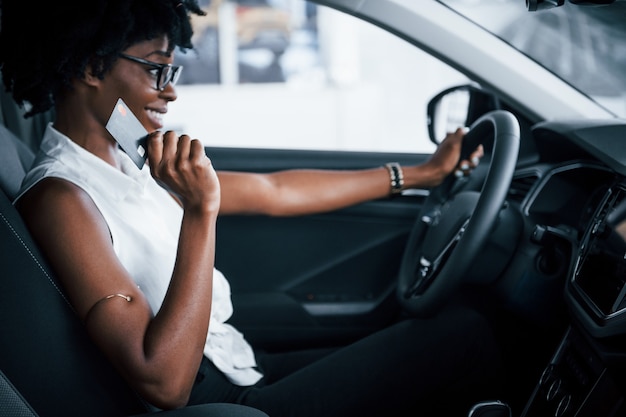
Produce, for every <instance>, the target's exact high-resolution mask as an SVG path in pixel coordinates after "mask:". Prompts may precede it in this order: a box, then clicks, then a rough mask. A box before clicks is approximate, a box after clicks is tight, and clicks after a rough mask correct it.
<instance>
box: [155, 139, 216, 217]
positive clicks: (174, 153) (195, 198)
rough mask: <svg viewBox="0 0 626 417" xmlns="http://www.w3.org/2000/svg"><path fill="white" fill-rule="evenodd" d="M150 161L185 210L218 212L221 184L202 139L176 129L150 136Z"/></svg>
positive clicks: (158, 178) (160, 182) (164, 184)
mask: <svg viewBox="0 0 626 417" xmlns="http://www.w3.org/2000/svg"><path fill="white" fill-rule="evenodd" d="M148 165H149V166H150V172H151V174H152V176H153V177H154V179H155V180H156V181H157V182H158V183H159V184H160V185H161V186H162V187H164V188H165V189H167V190H168V191H170V192H171V193H173V194H174V195H175V196H176V197H177V198H178V199H179V200H180V202H181V205H182V206H183V208H184V209H185V210H190V209H200V210H209V211H213V212H217V211H218V209H219V205H220V184H219V180H218V178H217V174H216V173H215V169H214V168H213V165H212V164H211V160H210V159H209V158H208V157H207V155H206V153H205V151H204V146H203V144H202V142H200V141H199V140H198V139H191V138H190V137H189V136H188V135H180V136H178V135H177V134H176V133H175V132H173V131H167V132H165V133H163V132H160V131H157V132H154V133H152V134H151V135H150V136H149V138H148Z"/></svg>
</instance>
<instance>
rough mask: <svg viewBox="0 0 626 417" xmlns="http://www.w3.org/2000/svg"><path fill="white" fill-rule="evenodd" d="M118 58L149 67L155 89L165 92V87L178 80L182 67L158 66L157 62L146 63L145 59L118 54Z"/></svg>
mask: <svg viewBox="0 0 626 417" xmlns="http://www.w3.org/2000/svg"><path fill="white" fill-rule="evenodd" d="M120 57H122V58H124V59H127V60H129V61H133V62H137V63H139V64H143V65H147V66H149V67H150V73H151V74H152V75H154V78H155V80H156V85H155V89H157V90H159V91H163V90H165V87H167V85H168V84H170V83H171V84H172V85H175V84H176V81H178V79H179V78H180V74H181V72H182V69H183V66H182V65H172V64H159V63H157V62H152V61H147V60H145V59H141V58H137V57H136V56H131V55H126V54H120Z"/></svg>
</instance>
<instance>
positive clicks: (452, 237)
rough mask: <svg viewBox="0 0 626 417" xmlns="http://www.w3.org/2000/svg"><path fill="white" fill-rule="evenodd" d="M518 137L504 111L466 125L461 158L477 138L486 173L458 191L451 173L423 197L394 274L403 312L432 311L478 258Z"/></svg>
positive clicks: (503, 189) (457, 180)
mask: <svg viewBox="0 0 626 417" xmlns="http://www.w3.org/2000/svg"><path fill="white" fill-rule="evenodd" d="M490 139H492V141H490ZM519 142H520V127H519V122H518V121H517V118H516V117H515V116H514V115H513V114H511V113H510V112H507V111H504V110H495V111H492V112H490V113H487V114H485V115H483V116H482V117H480V118H479V119H478V120H476V122H474V123H473V124H472V126H471V127H470V130H469V132H468V133H467V134H466V135H465V137H464V138H463V146H462V151H461V159H465V158H467V157H468V155H470V154H471V152H472V151H473V150H474V149H476V147H477V146H478V145H479V144H481V143H482V144H483V147H484V148H485V157H483V161H485V160H489V164H488V168H487V174H486V176H485V179H484V183H483V185H482V189H481V191H480V192H477V191H464V187H463V186H462V184H463V181H464V180H465V179H464V178H457V177H456V176H455V175H454V173H452V174H450V175H449V176H448V177H446V179H445V180H444V181H443V182H442V183H441V184H440V185H439V186H437V187H435V188H433V189H432V190H431V192H430V193H429V196H428V198H427V199H426V200H425V202H424V205H423V206H422V210H421V212H420V214H419V216H418V219H417V221H416V223H415V225H414V226H413V230H412V231H411V234H410V236H409V239H408V241H407V246H406V248H405V251H404V255H403V258H402V262H401V265H400V272H399V277H398V281H399V282H398V287H397V296H398V299H399V301H400V304H401V305H402V306H403V307H404V308H405V310H406V311H407V312H408V313H410V314H412V315H415V316H423V317H426V316H430V315H432V314H434V313H436V312H437V311H438V309H439V308H440V307H441V306H442V305H443V303H444V302H445V301H446V300H447V299H448V298H449V296H450V294H452V293H453V292H454V290H455V289H457V288H458V287H459V286H460V283H461V282H462V277H463V276H464V273H465V272H466V271H467V270H468V269H469V268H470V267H471V265H472V263H473V262H476V261H480V260H478V259H477V258H478V254H479V252H480V250H481V247H482V246H483V244H484V243H485V241H486V240H487V238H488V237H489V234H490V232H491V230H492V228H493V226H494V224H495V223H496V219H497V217H498V213H499V212H500V210H501V208H502V207H503V205H504V201H505V198H506V195H507V192H508V189H509V186H510V183H511V180H512V178H513V172H514V171H515V165H516V162H517V156H518V152H519ZM482 262H489V260H488V259H484V260H482Z"/></svg>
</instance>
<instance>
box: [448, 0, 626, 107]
mask: <svg viewBox="0 0 626 417" xmlns="http://www.w3.org/2000/svg"><path fill="white" fill-rule="evenodd" d="M439 1H440V2H441V3H443V4H445V5H447V6H448V7H450V8H452V9H453V10H456V11H457V12H458V13H460V14H462V15H464V16H465V17H467V18H468V19H470V20H473V21H474V22H476V23H477V24H479V25H480V26H482V27H484V28H485V29H487V30H489V31H490V32H492V33H493V34H495V35H497V36H498V37H500V38H501V39H502V40H504V41H505V42H507V43H509V44H510V45H512V46H513V47H515V48H516V49H518V50H520V51H521V52H522V53H524V54H525V55H527V56H529V57H530V58H532V59H533V60H535V61H537V62H538V63H539V64H541V65H542V66H544V67H545V68H547V69H549V70H550V71H552V72H553V73H554V74H556V75H557V76H559V77H560V78H562V79H563V80H565V81H566V82H568V83H569V84H571V85H572V86H574V87H575V88H577V89H578V90H580V91H582V92H583V93H584V94H586V95H587V96H589V97H591V98H592V99H593V100H595V101H596V102H598V103H599V104H601V105H602V106H604V107H605V108H607V109H608V110H609V111H611V112H613V113H614V114H615V115H616V116H618V117H626V42H624V39H626V2H616V3H614V4H611V5H610V6H576V5H572V4H570V3H568V2H566V3H565V5H563V6H561V7H557V8H553V9H549V10H541V11H536V12H529V11H527V10H526V5H525V2H524V1H523V0H439Z"/></svg>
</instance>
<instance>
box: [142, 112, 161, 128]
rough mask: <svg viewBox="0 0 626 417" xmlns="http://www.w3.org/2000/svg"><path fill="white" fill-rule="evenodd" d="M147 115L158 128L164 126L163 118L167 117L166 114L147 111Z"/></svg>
mask: <svg viewBox="0 0 626 417" xmlns="http://www.w3.org/2000/svg"><path fill="white" fill-rule="evenodd" d="M146 113H147V114H148V117H149V118H150V120H151V121H152V122H153V123H154V124H155V125H157V128H160V127H162V126H163V117H164V116H165V112H159V111H156V110H150V109H147V110H146Z"/></svg>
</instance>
